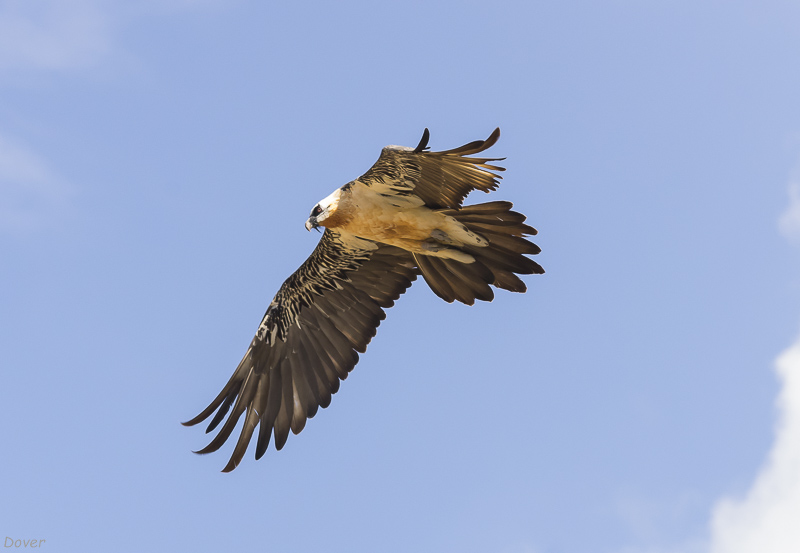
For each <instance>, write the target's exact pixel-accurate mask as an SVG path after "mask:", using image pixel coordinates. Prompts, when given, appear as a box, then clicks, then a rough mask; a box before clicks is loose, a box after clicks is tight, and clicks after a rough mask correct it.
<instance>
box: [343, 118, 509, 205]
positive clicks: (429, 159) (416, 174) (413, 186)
mask: <svg viewBox="0 0 800 553" xmlns="http://www.w3.org/2000/svg"><path fill="white" fill-rule="evenodd" d="M428 138H429V132H428V129H425V132H424V134H423V136H422V140H421V141H420V143H419V145H418V146H417V147H416V148H406V147H403V146H387V147H386V148H384V149H383V150H382V151H381V155H380V157H379V158H378V161H376V162H375V164H374V165H373V166H372V167H371V168H370V169H369V171H367V172H366V173H364V174H363V175H362V176H361V177H359V178H358V179H357V181H356V182H360V183H361V184H364V185H365V186H369V187H371V188H373V189H375V190H377V191H378V192H379V193H381V194H386V195H396V196H408V195H412V194H413V195H415V196H417V197H419V198H421V199H422V200H423V201H424V202H425V205H426V206H428V207H430V208H450V209H459V208H460V207H461V204H462V202H463V201H464V198H466V197H467V194H469V193H470V192H472V191H473V190H482V191H484V192H490V191H492V190H495V189H496V188H497V186H498V179H501V178H502V177H501V176H500V175H498V174H496V173H493V172H492V171H505V169H504V168H503V167H498V166H496V165H492V164H491V163H490V162H494V161H501V160H502V159H504V158H483V157H480V158H479V157H467V156H471V155H474V154H478V153H480V152H483V151H484V150H487V149H489V148H491V147H492V146H493V145H494V144H495V143H496V142H497V140H498V138H500V129H499V128H497V129H495V130H494V131H493V132H492V134H490V135H489V138H487V139H486V140H476V141H474V142H470V143H469V144H465V145H463V146H461V147H459V148H454V149H452V150H446V151H441V152H430V151H427V143H428Z"/></svg>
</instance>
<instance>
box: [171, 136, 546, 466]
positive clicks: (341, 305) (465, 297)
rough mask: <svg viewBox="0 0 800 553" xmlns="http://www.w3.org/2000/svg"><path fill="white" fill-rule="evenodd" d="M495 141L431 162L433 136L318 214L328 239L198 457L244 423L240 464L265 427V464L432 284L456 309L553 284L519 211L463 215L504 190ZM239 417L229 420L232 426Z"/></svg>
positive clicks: (292, 281) (260, 447) (486, 209)
mask: <svg viewBox="0 0 800 553" xmlns="http://www.w3.org/2000/svg"><path fill="white" fill-rule="evenodd" d="M499 136H500V130H499V129H495V131H494V132H493V133H492V134H491V135H490V136H489V138H488V139H486V140H478V141H475V142H471V143H469V144H466V145H464V146H462V147H460V148H456V149H453V150H448V151H444V152H429V151H427V147H426V146H427V142H428V137H429V134H428V130H427V129H425V132H424V134H423V137H422V140H421V141H420V144H419V145H418V146H417V147H416V148H413V149H412V148H404V147H400V146H388V147H386V148H384V149H383V151H382V152H381V156H380V158H379V159H378V161H377V162H376V163H375V165H373V166H372V168H371V169H370V170H369V171H367V173H365V174H364V175H362V176H361V177H359V178H358V179H356V180H354V181H352V182H350V183H348V184H346V185H344V186H343V187H341V188H339V189H337V190H336V191H334V192H333V193H332V194H331V195H330V196H328V197H327V198H325V199H324V200H322V201H321V202H320V203H319V204H317V205H316V206H315V207H314V209H313V211H312V212H311V216H310V217H309V219H308V221H307V222H306V228H308V229H311V228H318V227H320V226H321V227H325V232H324V233H323V235H322V238H321V239H320V242H319V244H318V245H317V247H316V249H315V250H314V252H313V253H312V254H311V256H310V257H309V258H308V259H307V260H306V261H305V262H304V263H303V264H302V265H301V266H300V268H299V269H298V270H297V271H296V272H295V273H294V274H293V275H292V276H290V277H289V278H288V279H287V280H286V282H284V283H283V286H281V288H280V290H278V293H277V294H276V295H275V298H274V299H273V300H272V302H271V303H270V305H269V308H268V309H267V312H266V313H265V315H264V318H263V319H262V321H261V324H260V325H259V327H258V330H257V331H256V335H255V337H254V338H253V340H252V342H251V343H250V347H249V348H248V350H247V352H246V353H245V355H244V358H242V361H241V362H240V363H239V366H238V367H237V368H236V370H235V371H234V373H233V376H232V377H231V379H230V380H229V381H228V383H227V384H226V385H225V387H224V388H223V389H222V391H221V392H220V393H219V394H218V395H217V397H216V398H215V399H214V401H212V402H211V404H210V405H209V406H208V407H207V408H206V409H205V410H204V411H203V412H202V413H200V414H199V415H198V416H196V417H195V418H193V419H192V420H190V421H188V422H185V423H184V424H185V425H187V426H192V425H195V424H198V423H199V422H202V421H204V420H205V419H207V418H208V417H210V416H212V415H214V416H213V418H212V419H211V422H210V424H209V425H208V428H207V430H206V432H211V431H212V430H214V429H215V428H216V427H217V426H218V425H219V424H220V423H221V422H222V421H223V419H225V422H224V424H223V425H222V428H221V429H220V431H219V433H218V434H217V435H216V436H215V437H214V438H213V439H212V441H211V442H210V443H209V444H208V445H207V446H206V447H205V448H203V449H202V450H200V451H198V453H209V452H212V451H216V450H217V449H219V448H220V447H221V446H222V444H223V443H225V441H226V440H227V439H228V438H229V437H230V435H231V433H232V432H233V430H234V428H235V426H236V423H237V422H238V420H239V419H240V418H241V416H242V415H244V417H245V419H244V426H243V428H242V431H241V434H240V435H239V439H238V440H237V443H236V445H235V447H234V450H233V454H232V455H231V458H230V461H229V462H228V464H227V465H226V467H225V468H224V469H223V470H224V471H225V472H228V471H231V470H233V469H234V468H236V466H237V465H238V464H239V462H240V461H241V459H242V457H243V456H244V454H245V451H246V449H247V446H248V444H249V443H250V440H251V439H252V436H253V433H254V432H255V429H256V427H258V438H257V441H256V459H259V458H261V456H262V455H263V454H264V452H265V451H266V449H267V447H268V445H269V442H270V439H271V436H272V435H273V434H274V437H275V448H276V449H278V450H280V449H281V448H282V447H283V446H284V444H285V443H286V439H287V438H288V436H289V430H291V431H292V432H293V433H295V434H298V433H299V432H300V431H301V430H302V429H303V427H304V426H305V423H306V420H307V419H310V418H312V417H313V416H314V415H315V414H316V413H317V409H318V408H319V407H322V408H325V407H327V406H328V405H329V404H330V402H331V395H332V394H335V393H336V392H337V390H338V389H339V383H340V381H341V380H344V379H345V378H347V375H348V373H349V372H350V371H351V370H352V369H353V367H354V366H355V365H356V363H357V362H358V353H364V351H366V347H367V344H368V343H369V341H370V340H371V339H372V337H373V336H375V333H376V330H377V328H378V325H379V324H380V322H381V321H382V320H383V319H384V318H385V316H386V315H385V313H384V309H386V308H388V307H391V306H392V305H393V304H394V301H395V300H397V298H399V297H400V295H401V294H402V293H403V292H405V290H406V289H407V288H408V287H409V286H411V283H412V282H413V281H414V279H416V277H417V275H420V274H421V275H422V277H423V278H424V279H425V281H426V282H427V283H428V285H429V286H430V288H431V290H433V292H434V293H435V294H436V295H437V296H439V297H440V298H442V299H444V300H445V301H447V302H453V301H455V300H457V301H460V302H462V303H465V304H468V305H472V304H473V303H475V300H476V299H478V300H483V301H491V300H492V299H493V298H494V292H493V290H492V287H496V288H503V289H505V290H510V291H512V292H524V291H525V290H526V287H525V283H524V282H522V280H521V279H520V278H519V277H518V276H517V275H520V274H539V273H544V270H543V269H542V267H541V266H540V265H539V264H538V263H536V262H534V261H533V260H532V259H530V258H529V257H526V255H534V254H537V253H539V247H538V246H536V245H535V244H533V243H532V242H529V241H528V240H526V239H525V236H528V235H534V234H536V230H535V229H533V228H532V227H530V226H528V225H526V224H525V223H524V221H525V216H524V215H522V214H520V213H517V212H515V211H512V210H511V208H512V204H511V203H510V202H502V201H495V202H488V203H483V204H476V205H471V206H462V202H463V201H464V198H465V197H466V196H467V194H469V193H470V192H471V191H472V190H482V191H484V192H489V191H491V190H494V189H496V188H497V185H498V182H497V179H499V178H500V176H499V175H497V174H495V173H494V172H493V171H503V169H502V168H501V167H497V166H495V165H492V163H493V162H495V161H500V159H495V158H481V157H468V156H472V155H474V154H478V153H480V152H482V151H484V150H486V149H488V148H489V147H491V146H492V145H493V144H494V143H495V142H497V139H498V138H499ZM226 415H228V416H227V419H226V418H225V417H226Z"/></svg>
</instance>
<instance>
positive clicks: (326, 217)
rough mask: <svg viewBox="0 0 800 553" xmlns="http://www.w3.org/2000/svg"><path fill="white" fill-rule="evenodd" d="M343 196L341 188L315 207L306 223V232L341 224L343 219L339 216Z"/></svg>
mask: <svg viewBox="0 0 800 553" xmlns="http://www.w3.org/2000/svg"><path fill="white" fill-rule="evenodd" d="M341 196H342V189H341V188H339V189H337V190H335V191H334V192H333V194H331V195H330V196H328V197H327V198H325V199H324V200H321V201H320V202H319V203H318V204H317V205H315V206H314V209H312V210H311V215H310V216H309V217H308V220H307V221H306V230H311V229H319V227H320V226H323V227H328V228H331V227H335V226H336V225H337V224H340V223H341V221H339V219H341V217H338V216H337V214H338V208H339V200H340V198H341Z"/></svg>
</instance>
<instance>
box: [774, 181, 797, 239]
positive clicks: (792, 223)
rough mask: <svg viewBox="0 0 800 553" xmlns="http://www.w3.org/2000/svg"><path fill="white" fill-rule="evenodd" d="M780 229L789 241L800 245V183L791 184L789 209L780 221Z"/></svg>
mask: <svg viewBox="0 0 800 553" xmlns="http://www.w3.org/2000/svg"><path fill="white" fill-rule="evenodd" d="M778 228H779V229H780V231H781V234H783V235H784V237H786V239H787V240H789V241H790V242H794V243H800V181H795V182H792V183H790V184H789V207H787V208H786V210H785V211H784V212H783V214H782V215H781V216H780V218H779V219H778Z"/></svg>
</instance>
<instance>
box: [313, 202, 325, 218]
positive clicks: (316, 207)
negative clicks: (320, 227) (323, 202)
mask: <svg viewBox="0 0 800 553" xmlns="http://www.w3.org/2000/svg"><path fill="white" fill-rule="evenodd" d="M320 213H322V208H321V207H320V206H319V205H315V206H314V209H313V210H312V211H311V216H312V217H316V216H317V215H319V214H320Z"/></svg>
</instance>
